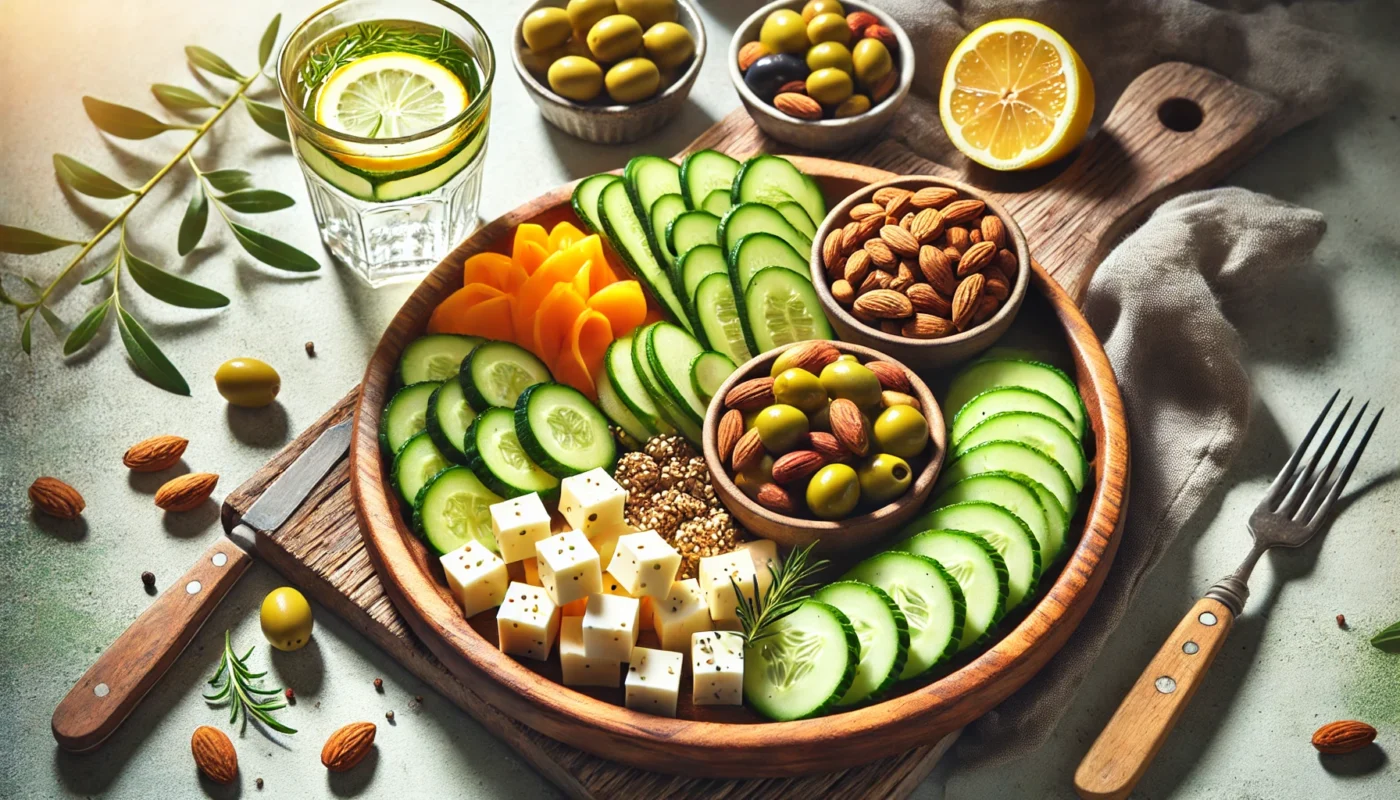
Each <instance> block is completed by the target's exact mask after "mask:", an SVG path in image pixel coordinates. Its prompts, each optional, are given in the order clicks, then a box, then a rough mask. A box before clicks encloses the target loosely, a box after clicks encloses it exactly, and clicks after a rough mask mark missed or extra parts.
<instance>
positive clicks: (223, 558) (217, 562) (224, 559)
mask: <svg viewBox="0 0 1400 800" xmlns="http://www.w3.org/2000/svg"><path fill="white" fill-rule="evenodd" d="M209 560H210V561H213V562H214V566H216V567H222V566H223V565H225V564H227V563H228V554H227V553H215V554H214V557H213V558H211V559H209Z"/></svg>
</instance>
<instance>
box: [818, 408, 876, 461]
mask: <svg viewBox="0 0 1400 800" xmlns="http://www.w3.org/2000/svg"><path fill="white" fill-rule="evenodd" d="M828 417H829V418H830V420H831V435H832V436H835V437H836V441H838V442H840V443H841V446H842V447H844V448H846V449H847V450H849V451H850V452H851V453H853V454H855V455H856V456H859V457H861V458H864V457H865V456H866V455H868V454H869V453H870V431H869V430H867V429H866V426H865V415H864V414H862V413H860V407H859V406H857V405H856V404H855V403H854V402H853V401H851V400H847V399H846V398H844V397H838V398H837V399H835V400H832V401H831V407H830V411H829V412H828Z"/></svg>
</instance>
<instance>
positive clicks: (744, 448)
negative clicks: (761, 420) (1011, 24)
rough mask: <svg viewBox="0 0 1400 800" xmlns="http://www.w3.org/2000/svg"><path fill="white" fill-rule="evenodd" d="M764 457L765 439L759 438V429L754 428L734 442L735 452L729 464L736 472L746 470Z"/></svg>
mask: <svg viewBox="0 0 1400 800" xmlns="http://www.w3.org/2000/svg"><path fill="white" fill-rule="evenodd" d="M762 458H763V441H762V440H760V439H759V438H758V429H757V428H754V429H753V430H751V431H749V432H748V433H746V434H744V435H743V436H740V437H739V441H738V442H735V444H734V454H733V456H732V457H731V459H730V464H729V466H730V467H731V468H732V469H733V470H734V471H735V472H743V471H744V470H746V469H748V468H749V467H752V466H753V465H754V464H757V463H758V462H759V460H760V459H762Z"/></svg>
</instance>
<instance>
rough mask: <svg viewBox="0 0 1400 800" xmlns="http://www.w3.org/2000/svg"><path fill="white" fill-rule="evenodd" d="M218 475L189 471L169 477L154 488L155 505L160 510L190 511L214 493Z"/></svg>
mask: <svg viewBox="0 0 1400 800" xmlns="http://www.w3.org/2000/svg"><path fill="white" fill-rule="evenodd" d="M218 483H219V476H218V475H215V474H214V473H212V472H191V473H189V474H188V475H181V476H179V477H176V478H171V479H170V480H168V481H166V482H165V485H164V486H162V487H160V488H159V489H157V490H156V506H157V507H158V508H160V509H161V510H162V511H173V512H180V511H191V510H193V509H196V508H199V507H200V506H201V505H203V504H204V501H205V500H208V499H209V495H211V494H213V493H214V487H215V486H216V485H218Z"/></svg>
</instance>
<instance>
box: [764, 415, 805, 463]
mask: <svg viewBox="0 0 1400 800" xmlns="http://www.w3.org/2000/svg"><path fill="white" fill-rule="evenodd" d="M753 425H754V428H755V429H757V430H758V440H759V441H760V442H763V447H764V449H766V450H767V451H768V452H770V453H772V454H773V455H782V454H783V453H786V452H787V451H789V450H791V449H793V448H794V447H797V445H798V443H799V442H801V441H802V439H803V437H805V436H806V435H807V415H806V414H803V413H802V411H801V410H799V409H798V408H797V407H796V406H790V405H787V404H786V403H776V404H774V405H771V406H769V407H767V408H765V409H763V411H761V412H759V415H758V419H756V420H754V423H753Z"/></svg>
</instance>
